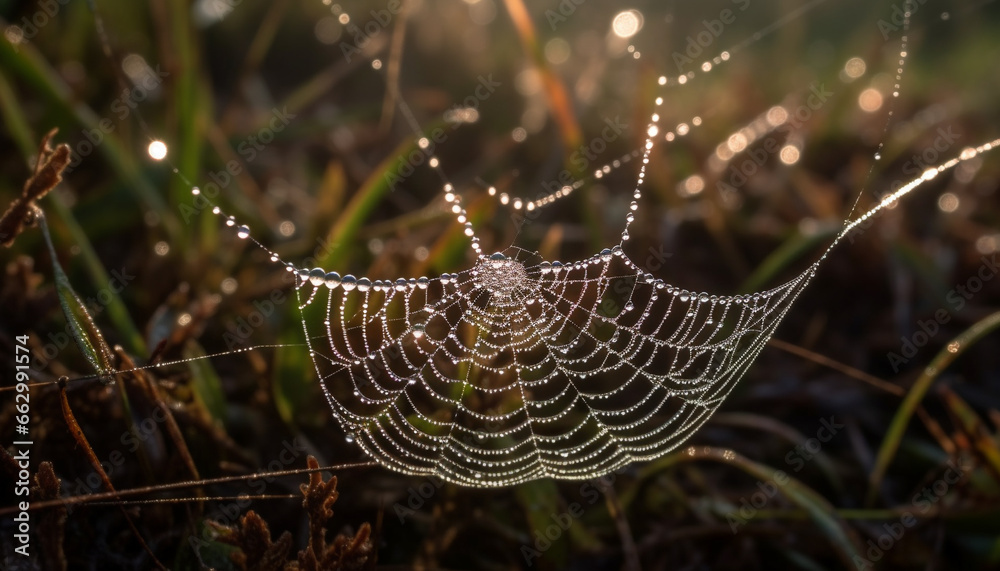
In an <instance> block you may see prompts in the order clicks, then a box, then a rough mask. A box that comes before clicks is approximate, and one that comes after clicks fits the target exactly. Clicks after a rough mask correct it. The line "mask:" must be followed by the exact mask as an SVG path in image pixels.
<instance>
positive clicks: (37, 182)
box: [0, 129, 70, 247]
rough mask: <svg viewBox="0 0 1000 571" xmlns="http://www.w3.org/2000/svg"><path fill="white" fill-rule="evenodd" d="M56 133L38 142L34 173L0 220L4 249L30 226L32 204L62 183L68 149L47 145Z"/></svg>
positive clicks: (53, 132)
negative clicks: (40, 142) (39, 144)
mask: <svg viewBox="0 0 1000 571" xmlns="http://www.w3.org/2000/svg"><path fill="white" fill-rule="evenodd" d="M57 132H58V129H52V130H51V131H49V132H48V133H47V134H46V135H45V136H44V137H43V138H42V144H41V146H40V148H39V150H38V162H37V163H36V164H35V171H34V172H33V173H32V175H31V177H29V178H28V180H27V182H25V183H24V188H23V190H22V191H21V196H19V197H17V198H16V199H15V200H14V202H12V203H11V205H10V206H9V207H8V208H7V211H6V212H4V214H3V216H2V217H0V243H2V244H3V245H4V246H7V247H10V245H11V244H13V243H14V238H17V236H18V234H20V233H21V232H22V231H24V228H25V226H29V225H31V224H32V222H33V221H34V217H35V209H36V208H37V206H35V202H36V201H37V200H38V199H40V198H42V197H43V196H45V195H46V194H48V193H49V191H51V190H52V189H53V188H55V187H56V185H57V184H59V183H60V182H61V181H62V172H63V170H64V169H65V168H66V166H67V165H69V160H70V148H69V145H66V144H65V143H63V144H60V145H58V146H56V148H55V149H53V148H52V147H51V146H50V145H49V143H50V142H51V141H52V138H53V137H55V135H56V133H57Z"/></svg>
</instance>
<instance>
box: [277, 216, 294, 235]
mask: <svg viewBox="0 0 1000 571" xmlns="http://www.w3.org/2000/svg"><path fill="white" fill-rule="evenodd" d="M278 234H281V235H282V236H284V237H285V238H288V237H289V236H292V235H293V234H295V223H294V222H292V221H291V220H284V221H282V223H281V224H278Z"/></svg>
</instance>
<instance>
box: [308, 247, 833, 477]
mask: <svg viewBox="0 0 1000 571" xmlns="http://www.w3.org/2000/svg"><path fill="white" fill-rule="evenodd" d="M817 265H818V263H817V264H814V265H813V266H812V267H810V269H809V270H807V271H806V272H804V273H802V274H801V275H799V276H798V277H796V278H795V279H793V280H791V281H789V282H788V283H786V284H784V285H782V286H780V287H778V288H775V289H772V290H768V291H765V292H762V293H758V294H752V295H742V296H714V295H708V294H705V293H694V292H689V291H686V290H681V289H678V288H675V287H673V286H670V285H668V284H666V283H664V282H663V281H662V280H660V279H655V278H653V276H652V275H651V274H648V273H643V271H642V269H641V268H639V266H637V265H636V264H635V263H633V262H632V261H631V260H630V259H629V258H628V257H627V256H626V255H625V254H624V252H623V251H622V250H621V248H620V247H616V248H615V249H614V250H610V249H607V250H604V251H602V252H601V253H600V254H598V255H595V256H593V257H590V258H587V259H585V260H580V261H577V262H573V263H566V264H559V263H558V262H553V263H548V262H545V261H540V260H539V259H538V258H537V256H535V255H534V254H531V253H529V252H527V251H524V250H521V249H517V248H511V249H509V250H508V251H507V252H506V253H503V254H501V253H497V254H493V255H492V256H489V257H487V258H483V259H481V261H480V262H479V263H478V264H477V265H476V266H475V267H474V268H472V269H471V270H468V271H465V272H460V273H457V274H446V275H444V276H442V277H440V278H435V279H426V278H420V279H419V280H397V281H396V282H393V283H389V282H379V281H376V282H374V283H372V282H370V281H368V280H366V279H360V280H358V279H355V278H353V276H344V277H343V278H341V277H339V276H338V275H337V274H336V273H334V272H331V273H325V272H323V271H322V270H318V271H317V270H312V271H311V272H310V271H306V270H302V271H301V272H300V276H301V279H300V280H299V287H298V296H299V300H300V308H301V309H302V310H303V326H304V328H305V331H306V337H307V338H309V339H310V341H309V343H310V354H311V356H312V357H313V362H314V363H315V366H316V372H317V374H318V376H319V379H320V382H321V384H322V387H323V391H324V393H325V394H326V397H327V400H328V401H329V403H330V406H331V407H332V410H333V415H334V418H335V419H336V420H337V421H338V422H339V423H340V424H341V426H342V427H343V428H344V430H345V431H347V433H348V439H349V440H352V441H356V442H357V444H358V445H359V446H360V447H361V448H362V449H363V450H364V451H365V452H366V453H367V454H368V455H369V456H371V457H372V458H373V459H375V460H376V461H378V462H380V463H381V464H384V465H385V466H387V467H389V468H391V469H393V470H397V471H400V472H404V473H409V474H423V475H434V476H439V477H441V478H444V479H446V480H448V481H451V482H455V483H459V484H465V485H474V486H507V485H511V484H516V483H518V482H523V481H526V480H531V479H535V478H542V477H554V478H560V479H588V478H593V477H595V476H599V475H602V474H605V473H607V472H609V471H612V470H614V469H616V468H618V467H621V466H623V465H625V464H627V463H630V462H633V461H637V460H646V459H652V458H656V457H659V456H661V455H663V454H664V453H666V452H668V451H670V450H673V449H674V448H676V447H677V446H679V445H680V444H681V443H683V442H684V441H685V440H686V439H687V438H688V437H689V436H690V435H691V434H692V433H693V432H694V431H695V430H697V429H698V427H699V426H701V424H702V423H704V422H705V421H706V420H707V419H708V418H709V417H710V416H711V415H712V413H713V412H714V411H715V410H716V409H717V408H718V406H719V405H720V404H721V403H722V401H723V399H725V397H726V396H727V395H728V394H729V392H730V391H731V390H732V389H733V387H734V386H735V384H736V382H737V381H739V379H740V378H741V377H742V376H743V374H744V373H745V372H746V370H747V368H748V367H749V366H750V364H751V363H752V362H753V360H754V359H755V358H756V356H757V355H758V353H760V350H761V349H762V348H763V346H764V344H765V343H766V342H767V340H768V339H769V338H770V336H771V335H772V334H773V332H774V329H775V328H776V327H777V326H778V324H779V323H780V322H781V319H782V317H783V316H784V315H785V313H786V312H787V311H788V309H789V307H791V305H792V302H794V300H795V298H796V297H797V296H798V295H799V294H800V293H801V292H802V290H803V289H804V288H805V286H806V285H807V284H808V283H809V280H810V278H811V276H812V275H813V273H814V270H815V267H816V266H817ZM309 306H319V307H321V308H322V311H319V312H310V311H308V309H309ZM310 313H312V314H315V315H316V316H317V317H310Z"/></svg>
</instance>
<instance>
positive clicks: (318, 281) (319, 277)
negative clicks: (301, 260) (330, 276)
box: [309, 268, 326, 286]
mask: <svg viewBox="0 0 1000 571" xmlns="http://www.w3.org/2000/svg"><path fill="white" fill-rule="evenodd" d="M325 281H326V272H324V271H323V268H313V269H312V271H310V272H309V283H311V284H312V285H314V286H318V285H322V284H323V283H324V282H325Z"/></svg>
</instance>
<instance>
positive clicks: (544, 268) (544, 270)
mask: <svg viewBox="0 0 1000 571" xmlns="http://www.w3.org/2000/svg"><path fill="white" fill-rule="evenodd" d="M538 269H539V270H540V271H541V272H542V275H545V274H547V273H549V272H551V271H552V264H550V263H548V262H542V263H541V264H538Z"/></svg>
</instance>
